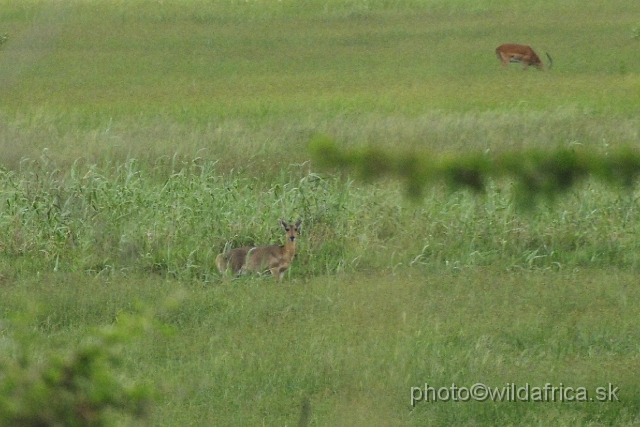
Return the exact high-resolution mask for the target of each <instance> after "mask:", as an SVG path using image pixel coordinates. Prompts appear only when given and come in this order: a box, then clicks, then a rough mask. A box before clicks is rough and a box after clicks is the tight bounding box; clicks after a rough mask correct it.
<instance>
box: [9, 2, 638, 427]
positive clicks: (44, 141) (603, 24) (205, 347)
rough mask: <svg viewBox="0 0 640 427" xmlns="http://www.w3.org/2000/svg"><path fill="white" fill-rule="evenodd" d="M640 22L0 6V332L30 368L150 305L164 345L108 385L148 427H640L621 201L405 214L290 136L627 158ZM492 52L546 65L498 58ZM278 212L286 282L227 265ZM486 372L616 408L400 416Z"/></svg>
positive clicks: (154, 345)
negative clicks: (288, 225) (604, 396)
mask: <svg viewBox="0 0 640 427" xmlns="http://www.w3.org/2000/svg"><path fill="white" fill-rule="evenodd" d="M637 28H638V18H637V4H636V1H631V0H624V1H618V2H608V3H607V2H604V3H603V2H596V1H586V2H584V1H572V0H567V1H562V2H550V1H539V2H528V3H522V2H517V1H513V0H502V1H473V2H471V1H466V0H458V1H436V0H433V1H426V0H424V1H418V0H414V1H412V0H398V1H390V0H371V1H337V0H336V1H333V0H330V1H323V2H320V1H315V0H312V1H305V2H299V1H293V0H282V1H278V2H275V1H274V2H270V1H269V2H266V1H250V2H246V1H215V2H211V1H197V0H184V1H176V2H161V3H158V2H148V1H142V0H137V1H127V2H124V1H83V0H72V1H68V2H64V4H62V3H50V2H43V1H36V0H29V1H18V0H4V1H1V2H0V34H4V33H7V34H8V36H9V39H8V41H7V42H6V43H4V44H3V45H2V46H1V47H0V92H1V93H3V96H2V103H1V105H0V152H2V156H0V168H1V169H0V287H1V288H2V298H0V321H2V320H4V319H11V318H14V317H15V316H17V315H18V314H19V313H27V314H26V317H27V318H28V319H30V320H29V321H28V323H27V325H28V326H27V327H26V330H27V333H26V335H28V342H27V346H28V348H29V349H30V350H31V352H32V354H33V355H34V358H35V360H37V359H38V357H40V356H41V357H44V356H43V355H44V354H46V352H47V351H48V350H50V349H56V348H59V349H65V348H68V347H69V346H73V345H74V343H77V342H79V341H80V340H81V339H82V337H83V336H86V335H87V334H90V333H91V330H92V328H94V327H96V326H101V325H105V324H111V323H114V322H116V321H117V319H118V317H119V315H121V314H122V313H128V312H136V311H138V310H144V308H142V309H141V308H140V307H148V308H150V309H152V311H153V312H154V313H155V314H154V318H155V320H156V321H157V322H158V323H159V324H163V325H165V326H169V329H171V330H172V333H168V334H165V333H161V332H159V331H155V332H148V333H147V335H145V336H143V337H142V338H141V339H140V340H139V341H137V342H135V343H133V344H131V345H130V346H129V347H128V348H127V351H126V355H125V356H126V357H125V363H124V365H123V366H122V367H121V373H120V374H121V375H123V376H128V377H130V378H132V379H134V380H137V381H139V382H142V383H145V384H149V385H152V386H153V387H155V388H156V389H157V390H158V398H157V404H156V406H155V409H154V410H153V412H152V415H151V422H150V424H152V425H161V426H164V425H166V426H173V425H181V426H182V425H237V426H247V425H296V424H298V420H299V418H300V415H301V412H304V413H306V414H307V415H308V417H309V424H308V425H311V426H316V425H317V426H342V425H344V426H354V425H355V426H357V425H367V426H370V425H380V426H417V425H442V426H450V425H486V426H493V425H531V426H533V425H561V426H576V425H582V426H601V425H603V426H604V425H616V426H631V425H637V424H638V421H637V417H638V415H637V414H638V411H639V409H640V406H639V402H640V399H639V398H640V389H639V388H638V385H637V381H635V379H634V378H635V377H634V374H635V372H637V370H638V363H637V360H638V346H637V342H638V338H639V337H638V336H637V335H638V333H637V332H636V329H637V328H636V325H637V324H638V320H639V319H638V314H637V313H638V304H637V302H636V301H637V300H638V295H637V293H638V291H637V286H636V282H637V271H638V267H639V266H640V246H639V244H638V239H637V236H638V232H639V229H638V224H640V222H639V219H640V218H638V203H637V197H638V192H637V191H636V190H628V191H620V190H618V189H615V188H612V187H608V186H605V185H604V184H601V183H599V182H595V181H592V180H587V181H586V182H584V183H583V184H581V185H579V186H577V187H575V188H573V189H571V190H570V191H569V192H567V193H564V194H563V195H562V196H561V197H559V198H558V199H557V200H555V202H554V203H553V204H544V203H543V204H541V205H539V206H538V207H537V209H535V210H533V211H532V212H528V213H522V212H518V210H517V209H516V206H515V203H514V197H513V194H512V193H511V187H512V184H511V183H510V182H491V183H490V185H489V187H488V190H487V192H486V194H484V195H481V196H477V195H472V194H469V193H467V192H465V191H451V190H447V189H444V188H441V187H439V186H436V187H434V188H430V189H428V191H426V192H425V194H424V196H423V197H422V198H421V199H420V200H419V201H417V202H414V201H411V200H407V199H405V198H404V196H403V189H402V185H401V184H399V183H395V182H389V181H386V180H383V181H380V182H375V183H363V182H359V181H354V180H353V178H352V177H350V176H347V175H344V174H340V173H332V172H331V171H319V170H317V168H316V165H315V164H314V163H313V162H311V161H310V153H309V151H308V143H309V141H310V140H312V139H313V138H314V137H317V136H319V135H320V136H327V137H329V138H331V139H333V140H335V141H336V142H337V143H338V144H340V145H341V146H345V147H355V146H360V145H373V146H378V147H380V148H381V149H384V150H398V151H409V150H418V151H422V150H424V151H429V152H432V153H434V154H437V155H451V156H455V155H457V154H459V153H467V152H470V151H473V152H489V153H502V152H507V151H518V150H521V149H545V148H550V149H555V148H558V147H563V148H566V147H573V146H578V145H579V146H581V147H583V148H584V149H588V150H593V151H596V152H598V153H602V155H607V153H608V152H610V150H612V149H615V148H618V147H621V146H631V147H637V145H638V142H639V134H638V129H640V120H639V119H638V117H637V106H638V102H639V101H640V98H639V96H640V92H639V91H638V84H639V83H640V81H639V77H638V73H637V72H636V70H635V68H634V67H635V64H637V63H638V61H639V60H640V44H639V42H638V40H637V37H634V35H637ZM504 42H519V43H526V44H530V45H532V46H533V47H534V49H536V51H537V52H538V53H539V54H540V55H541V56H543V54H544V52H549V53H550V54H551V55H553V58H554V68H553V70H552V71H550V72H544V73H542V72H538V71H536V70H529V71H527V72H522V71H521V70H520V67H519V66H518V65H512V66H510V67H509V68H508V69H506V70H503V69H501V67H500V64H499V61H498V60H497V59H496V58H495V54H494V49H495V47H496V46H498V45H499V44H501V43H504ZM278 218H283V219H285V220H296V219H298V218H301V219H302V220H303V224H302V233H301V236H300V241H299V246H298V255H297V257H296V259H295V260H294V263H293V266H292V268H291V270H290V272H288V273H287V275H286V277H285V280H284V281H283V283H281V284H276V283H274V281H273V279H272V278H270V277H242V278H239V279H236V280H231V281H222V280H221V278H220V276H219V274H218V273H217V271H216V269H215V266H214V259H215V256H216V255H217V254H218V253H219V252H220V251H222V250H223V249H224V248H225V247H229V246H239V245H246V244H253V243H256V244H271V243H278V242H281V239H282V234H283V233H282V229H281V227H280V226H279V224H278V222H277V219H278ZM19 335H20V333H19V332H18V331H17V330H16V329H15V328H14V326H13V323H11V322H7V323H5V322H4V321H3V322H1V323H0V348H6V349H11V348H13V345H14V342H13V337H16V336H19ZM478 382H482V383H486V384H487V385H489V386H491V387H501V386H503V385H505V384H508V383H515V384H516V386H522V385H524V384H525V383H530V384H531V386H533V387H536V386H537V387H543V386H544V385H545V384H546V383H551V384H552V385H554V386H558V385H559V384H560V383H562V384H564V385H565V386H570V387H587V389H588V390H590V393H592V394H591V395H593V393H594V392H595V388H596V387H599V386H606V385H607V384H608V383H612V384H614V385H615V386H617V387H619V388H620V392H619V397H620V399H621V402H615V403H614V402H603V403H598V402H585V403H578V402H575V403H557V402H556V403H553V402H551V403H534V402H515V403H511V402H502V403H494V402H469V403H461V402H458V403H456V402H437V403H427V402H421V403H419V404H418V405H416V407H415V408H412V407H411V405H410V397H411V395H410V390H411V387H420V386H424V383H429V384H430V385H433V386H435V387H450V386H451V384H452V383H455V384H456V385H458V386H460V387H470V386H472V385H473V384H475V383H478ZM303 402H308V403H309V405H310V410H309V411H304V410H303V409H302V407H303V406H304V405H303ZM299 425H306V424H305V423H304V422H302V423H299Z"/></svg>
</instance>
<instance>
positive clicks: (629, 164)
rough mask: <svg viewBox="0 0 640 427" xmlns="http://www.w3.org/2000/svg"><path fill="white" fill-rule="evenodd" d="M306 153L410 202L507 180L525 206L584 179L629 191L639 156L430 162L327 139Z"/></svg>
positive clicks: (561, 154)
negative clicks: (428, 193) (396, 183)
mask: <svg viewBox="0 0 640 427" xmlns="http://www.w3.org/2000/svg"><path fill="white" fill-rule="evenodd" d="M310 150H311V153H312V156H313V157H312V158H313V159H314V161H316V162H317V163H318V164H319V166H321V167H325V168H338V169H340V170H346V171H350V172H355V173H356V174H357V175H358V176H359V177H360V178H362V179H365V180H372V179H375V178H382V177H385V176H390V177H393V178H397V179H400V180H402V181H404V182H405V184H406V188H407V191H408V194H409V195H410V196H412V197H419V196H420V195H421V194H422V190H423V189H424V187H426V186H428V185H432V184H433V183H435V182H438V181H444V182H446V183H447V184H448V185H449V186H451V187H453V188H458V187H465V188H470V189H472V190H474V191H476V192H482V191H484V189H485V187H486V185H487V181H488V180H489V179H504V178H506V179H510V180H512V181H513V182H515V183H516V197H517V199H518V201H519V203H520V204H524V205H530V204H532V203H533V201H534V200H535V197H536V196H538V195H544V196H547V197H549V198H553V197H554V196H556V195H558V194H560V193H561V192H562V191H564V190H567V189H569V188H571V187H572V186H574V185H575V184H576V183H578V182H579V181H581V180H582V179H583V178H586V177H589V176H591V177H595V178H598V179H601V180H603V181H605V182H608V183H610V184H613V185H619V186H624V187H631V186H632V185H633V184H634V183H635V182H636V180H637V177H638V174H639V173H640V152H638V151H637V150H633V149H631V148H622V149H618V150H616V151H611V152H609V153H607V154H601V153H594V152H591V151H588V150H581V149H556V150H551V151H543V150H528V151H520V152H511V153H505V154H500V155H490V154H487V153H463V154H460V155H444V156H434V155H430V154H428V153H415V152H411V153H396V152H385V151H382V150H379V149H377V148H373V147H361V148H357V149H342V148H339V147H338V145H337V144H336V142H335V141H333V140H331V139H327V138H316V139H314V140H313V141H311V143H310Z"/></svg>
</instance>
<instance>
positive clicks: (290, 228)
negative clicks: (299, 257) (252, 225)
mask: <svg viewBox="0 0 640 427" xmlns="http://www.w3.org/2000/svg"><path fill="white" fill-rule="evenodd" d="M301 223H302V220H299V221H298V222H296V223H295V225H289V224H287V223H286V222H284V221H283V220H280V224H282V227H284V229H285V231H286V233H287V241H286V242H285V243H284V245H282V246H278V245H270V246H247V247H244V248H236V249H231V250H230V251H229V252H226V253H222V254H220V255H218V256H217V257H216V266H217V267H218V270H219V271H220V274H225V273H226V271H227V270H231V272H232V273H233V274H244V273H248V272H254V273H263V272H265V271H267V270H269V271H271V275H272V276H273V277H274V278H275V279H276V280H278V281H282V277H283V276H284V272H285V271H287V269H289V267H290V266H291V261H293V257H294V255H295V254H296V238H297V237H298V231H299V230H300V224H301Z"/></svg>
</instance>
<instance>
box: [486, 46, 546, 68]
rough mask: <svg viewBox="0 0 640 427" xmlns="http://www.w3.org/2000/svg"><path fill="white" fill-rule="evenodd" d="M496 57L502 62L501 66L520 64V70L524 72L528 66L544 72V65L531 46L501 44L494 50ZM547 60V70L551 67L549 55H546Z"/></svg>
mask: <svg viewBox="0 0 640 427" xmlns="http://www.w3.org/2000/svg"><path fill="white" fill-rule="evenodd" d="M496 56H498V59H499V60H500V61H501V62H502V66H503V67H506V66H507V65H508V64H509V63H510V62H520V63H522V69H523V70H526V69H527V67H528V66H529V65H533V66H534V67H537V68H538V70H544V64H543V63H542V61H541V60H540V57H539V56H538V55H536V53H535V52H534V51H533V49H531V46H525V45H523V44H513V43H507V44H501V45H500V46H498V47H497V48H496ZM547 58H549V69H551V67H552V66H553V59H551V55H549V54H548V53H547Z"/></svg>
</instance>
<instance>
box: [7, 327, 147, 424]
mask: <svg viewBox="0 0 640 427" xmlns="http://www.w3.org/2000/svg"><path fill="white" fill-rule="evenodd" d="M142 326H144V320H140V319H139V318H136V317H129V316H126V315H125V316H119V320H118V322H117V324H116V325H115V326H112V327H108V328H104V329H101V330H99V331H98V332H97V333H96V334H95V335H94V336H91V337H89V338H88V339H86V340H85V341H84V342H82V343H81V344H79V345H78V347H77V348H75V349H74V350H72V351H71V352H70V353H68V354H66V355H63V354H61V352H54V353H51V354H48V355H47V356H46V357H45V358H44V361H43V362H40V363H38V362H37V361H35V360H33V359H32V357H30V355H29V354H28V353H27V352H26V343H18V344H17V346H18V351H17V357H8V356H1V357H0V426H1V427H5V426H6V427H9V426H11V427H16V426H42V427H48V426H51V427H53V426H67V427H76V426H77V427H80V426H87V427H88V426H91V427H101V426H110V425H114V424H115V420H116V417H119V418H118V419H120V420H122V418H123V417H126V418H127V419H128V420H129V421H131V423H132V424H134V425H135V424H141V423H143V422H144V421H145V419H146V418H147V415H148V410H149V406H150V401H151V392H150V390H149V388H148V387H146V386H141V385H136V384H133V383H129V382H128V381H125V380H123V379H122V378H121V375H120V374H119V373H118V372H117V370H116V368H117V366H118V365H119V363H120V361H121V356H120V352H121V349H122V345H123V344H124V343H125V342H127V341H129V340H130V339H131V337H132V336H133V335H134V334H135V333H136V332H137V331H139V330H140V328H141V327H142ZM21 347H24V348H21ZM116 414H119V415H116Z"/></svg>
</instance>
